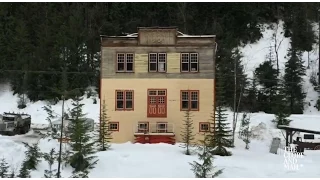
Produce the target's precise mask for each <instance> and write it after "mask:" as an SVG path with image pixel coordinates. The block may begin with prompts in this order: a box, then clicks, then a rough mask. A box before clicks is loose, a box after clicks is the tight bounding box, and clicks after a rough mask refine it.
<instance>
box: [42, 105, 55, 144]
mask: <svg viewBox="0 0 320 180" xmlns="http://www.w3.org/2000/svg"><path fill="white" fill-rule="evenodd" d="M42 109H43V110H44V111H46V112H47V115H48V116H47V118H46V120H47V121H48V123H49V127H50V128H49V130H48V131H47V134H41V135H43V136H44V137H51V138H52V139H56V138H58V131H59V129H56V128H54V127H53V125H52V120H53V119H54V118H56V117H57V116H55V115H53V114H54V111H53V109H52V107H51V105H47V106H43V107H42Z"/></svg>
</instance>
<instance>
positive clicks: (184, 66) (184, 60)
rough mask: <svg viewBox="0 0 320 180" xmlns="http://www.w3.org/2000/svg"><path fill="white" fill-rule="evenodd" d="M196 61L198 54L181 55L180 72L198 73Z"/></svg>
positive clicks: (197, 62)
mask: <svg viewBox="0 0 320 180" xmlns="http://www.w3.org/2000/svg"><path fill="white" fill-rule="evenodd" d="M198 60H199V55H198V53H181V72H198V71H199V61H198Z"/></svg>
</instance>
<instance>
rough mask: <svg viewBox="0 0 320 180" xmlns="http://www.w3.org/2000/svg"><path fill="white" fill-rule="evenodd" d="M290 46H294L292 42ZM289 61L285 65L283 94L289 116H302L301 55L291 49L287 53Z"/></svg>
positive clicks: (303, 72) (302, 73)
mask: <svg viewBox="0 0 320 180" xmlns="http://www.w3.org/2000/svg"><path fill="white" fill-rule="evenodd" d="M291 45H294V43H293V42H292V43H291ZM287 56H288V58H289V60H288V61H287V62H286V63H285V74H284V85H285V86H284V94H286V100H287V101H288V102H289V113H290V114H302V113H303V110H304V99H305V92H304V91H303V78H302V76H303V75H305V67H304V66H303V61H302V59H301V53H300V52H298V51H297V50H296V48H295V47H292V48H291V49H290V50H289V51H288V55H287Z"/></svg>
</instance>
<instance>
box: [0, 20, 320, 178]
mask: <svg viewBox="0 0 320 180" xmlns="http://www.w3.org/2000/svg"><path fill="white" fill-rule="evenodd" d="M281 32H282V24H281V23H280V26H279V29H278V31H277V38H278V39H279V41H278V42H280V41H282V40H283V41H282V43H281V45H280V47H279V60H280V63H279V64H280V69H282V70H283V68H284V62H285V61H286V59H285V55H286V54H287V49H288V48H289V47H290V44H289V43H290V39H288V38H283V34H282V33H281ZM273 33H274V30H270V29H266V30H265V32H264V33H263V35H264V37H263V38H262V39H261V40H260V41H259V42H257V43H255V44H250V45H247V46H245V47H244V48H241V51H242V53H243V55H244V58H243V62H244V65H245V67H246V70H247V72H248V75H249V77H252V72H253V70H254V68H256V67H257V66H258V65H259V64H260V63H261V62H263V61H264V60H265V56H266V54H267V53H269V49H268V47H269V46H270V45H272V44H273V43H274V42H273V40H272V34H273ZM317 51H318V49H316V48H315V51H314V52H311V53H310V54H309V57H310V62H311V63H310V67H311V68H310V69H308V70H307V76H306V77H305V83H304V87H305V91H306V92H307V99H306V101H307V102H308V103H309V102H310V104H311V105H310V106H308V105H306V110H305V114H303V115H292V116H291V117H290V118H291V119H292V120H293V122H292V126H295V127H300V128H306V129H313V130H318V131H320V113H319V112H318V111H317V110H316V109H315V108H314V107H313V105H314V103H315V101H316V99H317V93H316V92H315V91H314V90H313V87H312V86H311V84H310V83H309V76H310V74H311V73H312V72H313V71H314V70H313V67H317V64H316V61H315V60H316V59H317V53H318V52H317ZM303 58H304V60H305V61H306V62H307V59H306V58H307V53H304V56H303ZM17 100H18V98H17V96H13V95H12V92H10V89H9V87H7V86H5V85H1V86H0V113H2V112H6V111H11V112H12V111H14V112H25V113H29V114H31V116H32V122H33V123H34V124H33V127H35V126H40V125H39V124H47V122H46V120H45V118H46V117H47V115H46V113H45V111H43V109H42V107H43V106H44V105H46V103H45V102H36V103H33V104H31V103H29V104H28V105H27V108H26V109H24V110H22V111H21V110H18V109H17ZM82 102H83V103H84V104H85V105H84V112H85V113H87V117H88V118H92V119H95V120H96V121H98V115H99V100H98V102H97V104H93V100H92V99H86V98H85V99H84V100H83V101H82ZM52 107H53V109H54V111H55V112H56V113H57V114H58V115H60V112H61V103H58V104H57V105H54V106H52ZM66 108H71V101H67V102H66ZM240 119H241V114H239V121H240ZM272 119H274V115H271V114H265V113H253V114H251V121H252V122H251V127H252V128H253V132H254V135H256V138H255V139H254V140H253V141H252V143H251V145H250V150H245V149H244V143H243V142H242V141H241V140H239V139H237V140H236V147H235V148H234V149H232V150H231V151H232V153H233V156H231V157H217V158H216V160H215V165H216V166H217V169H224V172H223V174H222V175H221V176H220V177H228V178H236V177H256V178H257V177H261V178H263V177H268V178H276V177H278V178H280V177H286V178H291V177H319V176H320V172H319V170H318V167H319V165H320V163H319V162H320V151H306V152H305V154H306V156H304V157H303V158H301V159H298V161H297V164H298V167H299V169H298V170H295V171H292V170H288V169H286V168H285V165H284V161H285V158H284V154H281V153H280V154H278V155H275V154H270V153H269V148H270V144H271V141H272V138H274V137H279V138H281V139H282V140H283V134H282V133H281V131H280V130H278V129H275V127H274V124H273V123H271V120H272ZM229 121H230V122H231V121H232V113H229ZM239 124H240V122H238V124H237V126H239ZM33 135H34V133H33V132H32V131H31V132H30V133H28V134H27V135H20V136H13V137H8V136H0V157H5V158H6V159H7V161H8V162H10V163H11V165H12V166H13V167H16V168H19V166H20V163H21V162H22V160H23V158H24V151H25V147H24V145H23V144H22V143H21V142H29V143H30V142H31V143H33V142H37V141H38V140H39V138H35V137H34V136H33ZM39 142H40V147H41V150H42V151H44V152H48V151H49V150H50V149H51V148H58V143H57V142H56V141H50V142H47V141H46V140H40V141H39ZM282 144H283V141H282ZM98 157H99V162H98V164H97V166H96V168H95V169H94V170H92V172H91V173H90V175H89V176H90V177H92V178H102V177H103V178H108V177H109V178H110V177H131V178H133V177H134V178H145V177H157V178H178V177H180V178H186V177H189V178H192V177H194V175H193V173H192V171H191V170H190V169H191V166H190V165H189V162H192V161H194V160H197V157H196V156H195V155H193V156H186V155H183V154H182V149H181V148H179V145H167V144H152V145H142V144H131V143H129V142H128V143H124V144H113V145H112V150H111V151H108V152H101V153H98ZM46 168H47V164H46V162H41V163H40V164H39V166H38V170H37V171H34V172H32V174H31V175H32V177H33V178H41V177H43V172H44V170H45V169H46ZM70 175H71V169H70V168H69V167H67V168H65V169H63V173H62V176H63V177H70Z"/></svg>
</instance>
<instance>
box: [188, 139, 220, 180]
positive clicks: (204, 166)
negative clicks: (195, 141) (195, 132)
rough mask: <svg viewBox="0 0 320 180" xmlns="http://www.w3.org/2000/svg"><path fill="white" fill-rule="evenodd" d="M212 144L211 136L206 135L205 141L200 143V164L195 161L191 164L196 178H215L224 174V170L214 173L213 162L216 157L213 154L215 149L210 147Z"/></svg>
mask: <svg viewBox="0 0 320 180" xmlns="http://www.w3.org/2000/svg"><path fill="white" fill-rule="evenodd" d="M209 144H210V136H207V135H204V140H201V141H200V145H199V146H198V148H197V149H198V151H199V152H198V153H197V154H198V159H199V160H200V162H197V161H193V163H190V165H191V166H192V171H193V172H194V174H195V178H215V177H217V176H219V175H220V174H222V171H223V170H222V169H220V170H218V171H216V172H213V170H214V168H215V167H214V166H213V160H214V156H213V154H212V151H213V148H212V147H210V146H209Z"/></svg>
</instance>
